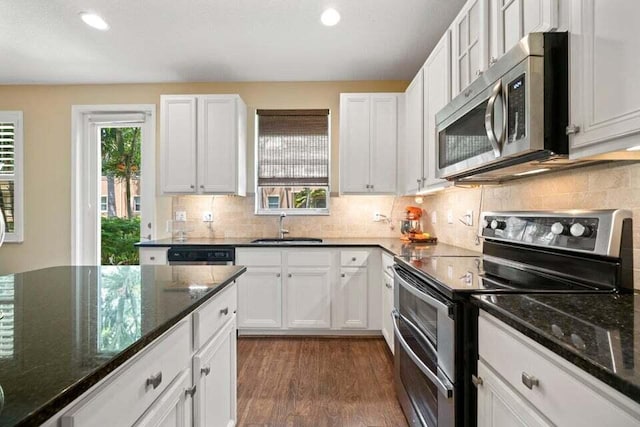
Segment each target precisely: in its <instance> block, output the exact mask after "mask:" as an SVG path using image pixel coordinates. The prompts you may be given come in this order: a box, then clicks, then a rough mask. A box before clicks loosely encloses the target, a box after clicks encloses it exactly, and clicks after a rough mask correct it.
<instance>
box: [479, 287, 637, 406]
mask: <svg viewBox="0 0 640 427" xmlns="http://www.w3.org/2000/svg"><path fill="white" fill-rule="evenodd" d="M474 302H475V303H476V304H477V305H478V306H479V307H480V308H481V309H483V310H485V311H487V312H488V313H490V314H492V315H493V316H494V317H496V318H497V319H499V320H501V321H503V322H505V323H506V324H508V325H509V326H511V327H513V328H514V329H516V330H518V331H520V332H521V333H523V334H524V335H526V336H528V337H529V338H531V339H533V340H534V341H536V342H538V343H540V344H541V345H542V346H544V347H546V348H548V349H549V350H551V351H553V352H554V353H556V354H558V355H559V356H561V357H563V358H565V359H566V360H568V361H569V362H571V363H573V364H574V365H576V366H578V367H580V368H581V369H583V370H585V371H586V372H588V373H590V374H591V375H593V376H594V377H596V378H598V379H600V380H601V381H603V382H604V383H606V384H608V385H610V386H611V387H613V388H614V389H616V390H618V391H620V392H621V393H623V394H625V395H626V396H628V397H629V398H631V399H633V400H635V401H636V402H638V403H640V322H639V320H640V294H624V295H612V294H608V295H602V294H600V295H596V294H583V295H528V296H527V295H491V296H489V295H485V296H476V297H474ZM636 317H638V319H636ZM575 336H577V338H576V337H575Z"/></svg>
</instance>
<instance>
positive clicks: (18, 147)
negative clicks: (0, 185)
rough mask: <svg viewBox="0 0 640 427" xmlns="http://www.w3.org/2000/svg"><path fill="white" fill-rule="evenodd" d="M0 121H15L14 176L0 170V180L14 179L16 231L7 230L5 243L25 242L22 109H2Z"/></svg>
mask: <svg viewBox="0 0 640 427" xmlns="http://www.w3.org/2000/svg"><path fill="white" fill-rule="evenodd" d="M0 122H13V123H15V133H14V139H13V144H14V173H13V176H12V177H9V176H7V175H3V174H2V172H0V181H13V199H14V200H13V206H14V208H13V218H14V231H13V232H6V234H5V236H4V243H22V242H24V181H23V179H24V120H23V114H22V111H5V110H3V111H0Z"/></svg>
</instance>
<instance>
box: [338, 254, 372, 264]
mask: <svg viewBox="0 0 640 427" xmlns="http://www.w3.org/2000/svg"><path fill="white" fill-rule="evenodd" d="M368 258H369V251H342V252H340V265H341V266H343V267H360V266H365V265H367V259H368Z"/></svg>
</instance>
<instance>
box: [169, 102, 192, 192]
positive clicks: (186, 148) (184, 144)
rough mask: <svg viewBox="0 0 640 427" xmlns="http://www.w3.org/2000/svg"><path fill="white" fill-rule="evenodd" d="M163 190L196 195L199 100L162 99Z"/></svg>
mask: <svg viewBox="0 0 640 427" xmlns="http://www.w3.org/2000/svg"><path fill="white" fill-rule="evenodd" d="M160 126H161V138H162V143H161V144H162V153H161V156H162V162H161V163H162V164H161V172H160V173H161V175H160V182H161V184H160V185H161V189H162V192H164V193H195V192H196V97H195V96H182V95H170V96H164V95H163V96H162V97H161V107H160Z"/></svg>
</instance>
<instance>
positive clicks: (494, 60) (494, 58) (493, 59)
mask: <svg viewBox="0 0 640 427" xmlns="http://www.w3.org/2000/svg"><path fill="white" fill-rule="evenodd" d="M496 62H498V60H497V59H496V57H495V56H492V57H491V58H489V65H493V64H495V63H496Z"/></svg>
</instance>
